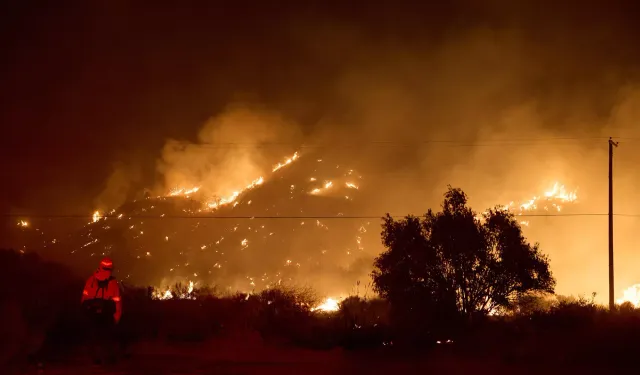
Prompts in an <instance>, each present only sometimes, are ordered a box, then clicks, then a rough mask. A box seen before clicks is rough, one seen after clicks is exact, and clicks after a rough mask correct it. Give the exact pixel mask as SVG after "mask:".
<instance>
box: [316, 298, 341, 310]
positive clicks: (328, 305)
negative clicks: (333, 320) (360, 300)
mask: <svg viewBox="0 0 640 375" xmlns="http://www.w3.org/2000/svg"><path fill="white" fill-rule="evenodd" d="M338 310H340V301H339V300H337V299H335V298H327V299H326V300H324V302H322V304H320V305H318V306H316V307H314V308H312V309H311V311H323V312H334V311H338Z"/></svg>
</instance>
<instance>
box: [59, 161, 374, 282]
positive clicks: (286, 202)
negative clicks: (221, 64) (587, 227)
mask: <svg viewBox="0 0 640 375" xmlns="http://www.w3.org/2000/svg"><path fill="white" fill-rule="evenodd" d="M361 181H362V177H361V176H360V175H358V174H357V172H355V171H354V170H352V169H349V168H348V167H342V166H340V165H339V164H336V163H334V162H333V161H332V160H330V159H326V158H325V159H318V158H314V157H312V156H311V155H309V156H308V157H304V158H302V157H300V158H299V155H298V154H297V153H296V154H294V155H292V156H291V157H289V158H286V159H284V161H282V162H280V163H278V164H276V165H275V166H274V167H273V168H272V173H271V174H270V175H269V176H257V178H256V179H255V180H253V182H252V183H250V184H249V185H247V186H245V187H244V189H241V190H238V191H236V192H234V193H233V194H231V195H229V196H226V197H214V196H210V195H209V194H208V192H207V190H206V187H201V186H189V187H176V188H175V189H173V190H171V191H170V192H168V193H167V194H166V195H165V196H156V197H147V198H146V199H142V200H138V201H135V202H130V203H127V204H124V205H122V206H121V207H119V208H117V209H115V210H113V211H111V212H109V213H108V214H102V213H99V212H97V213H94V215H93V217H92V220H91V222H90V223H89V224H87V225H86V226H85V228H83V230H82V231H80V232H79V233H77V234H75V235H72V236H70V237H69V238H68V239H66V240H60V241H57V242H56V243H52V244H51V245H50V246H49V249H48V250H49V251H55V252H63V251H67V252H71V253H72V254H73V255H74V258H77V262H78V263H79V264H80V265H82V266H86V267H93V266H94V264H95V261H96V259H97V258H99V257H101V256H103V255H109V256H111V257H112V258H114V260H115V261H116V262H117V265H118V272H119V275H120V278H122V279H124V280H127V281H128V282H131V283H135V284H143V285H156V286H167V285H170V284H173V283H174V282H179V281H180V282H187V281H193V282H195V283H196V284H200V285H203V284H208V285H216V286H218V287H219V288H222V289H229V290H233V291H236V290H240V291H250V290H253V289H258V290H259V289H263V288H266V287H270V286H274V285H277V284H281V283H293V282H295V283H310V284H313V285H314V286H316V287H318V288H319V289H321V290H323V291H327V292H335V291H337V290H338V289H340V290H344V288H345V285H353V284H355V282H356V281H357V280H359V279H360V278H362V277H363V276H364V277H366V274H367V272H368V268H367V266H368V265H369V260H370V258H371V254H367V253H365V251H364V249H365V243H369V244H372V243H375V244H376V245H377V244H378V243H379V239H378V235H379V233H378V231H377V230H373V231H371V232H369V233H367V231H368V228H369V227H370V224H371V221H372V220H369V219H353V218H350V217H351V216H355V215H357V214H358V208H357V206H358V191H359V184H360V183H361ZM374 224H377V223H375V222H374ZM367 235H369V236H368V237H367ZM371 241H374V242H371ZM376 249H377V247H376Z"/></svg>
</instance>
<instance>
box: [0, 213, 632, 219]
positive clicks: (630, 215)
mask: <svg viewBox="0 0 640 375" xmlns="http://www.w3.org/2000/svg"><path fill="white" fill-rule="evenodd" d="M607 215H608V214H607V213H557V214H514V216H515V217H516V218H521V217H522V218H525V217H588V216H607ZM385 216H386V215H385V214H381V215H379V216H373V215H334V216H327V215H313V216H311V215H300V216H276V215H270V216H246V215H236V216H211V215H200V216H198V215H164V216H159V215H127V216H122V217H121V218H119V220H128V219H129V218H131V219H197V220H200V219H249V220H254V219H255V220H280V219H309V220H310V219H323V220H330V219H381V218H383V217H385ZM390 216H391V217H393V218H404V217H406V216H414V217H425V215H423V214H420V215H416V214H405V215H390ZM614 216H621V217H640V214H614ZM0 217H9V218H30V219H91V218H92V216H91V215H19V214H6V215H0ZM100 218H101V219H118V216H115V215H104V216H100Z"/></svg>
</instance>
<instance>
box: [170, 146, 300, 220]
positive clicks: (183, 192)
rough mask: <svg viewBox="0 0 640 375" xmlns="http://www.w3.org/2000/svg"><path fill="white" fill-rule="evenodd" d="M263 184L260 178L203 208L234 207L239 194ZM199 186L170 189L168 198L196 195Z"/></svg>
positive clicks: (278, 166) (290, 160)
mask: <svg viewBox="0 0 640 375" xmlns="http://www.w3.org/2000/svg"><path fill="white" fill-rule="evenodd" d="M298 157H299V155H298V152H295V153H294V154H293V155H292V156H291V157H288V158H286V159H285V160H284V161H283V162H281V163H278V164H276V165H275V166H273V168H272V170H271V171H272V172H274V173H275V172H277V171H278V170H280V169H282V168H283V167H286V166H287V165H289V164H291V163H293V162H294V161H296V160H297V159H298ZM263 183H264V177H262V176H260V177H258V178H256V179H255V180H253V181H252V182H251V183H250V184H248V185H247V186H245V187H244V188H242V189H239V190H236V191H234V192H233V193H231V195H229V196H226V197H216V198H214V199H211V200H209V201H207V202H206V203H205V204H204V206H205V207H206V208H208V209H210V210H216V209H218V208H220V207H222V206H226V205H228V204H231V203H234V205H235V204H236V203H237V202H236V199H237V198H238V197H239V196H240V194H242V193H244V192H245V191H247V190H251V189H253V188H255V187H256V186H260V185H262V184H263ZM201 188H202V187H201V186H194V187H191V188H186V187H176V188H173V189H171V191H170V192H169V194H168V196H171V197H175V196H184V197H189V196H191V195H193V194H195V193H197V192H198V191H200V190H201Z"/></svg>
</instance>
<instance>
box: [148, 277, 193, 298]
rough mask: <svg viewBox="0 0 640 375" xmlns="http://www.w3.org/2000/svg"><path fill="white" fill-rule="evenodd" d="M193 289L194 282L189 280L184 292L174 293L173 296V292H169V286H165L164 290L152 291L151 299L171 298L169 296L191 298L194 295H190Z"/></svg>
mask: <svg viewBox="0 0 640 375" xmlns="http://www.w3.org/2000/svg"><path fill="white" fill-rule="evenodd" d="M193 289H194V283H193V281H189V287H188V288H187V291H186V292H185V293H181V294H176V295H175V296H174V295H173V293H171V290H169V288H167V289H166V290H165V291H164V292H163V291H160V290H156V291H154V292H153V295H152V298H153V299H160V300H166V299H171V298H178V299H193V298H194V297H193V296H192V295H191V293H193Z"/></svg>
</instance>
